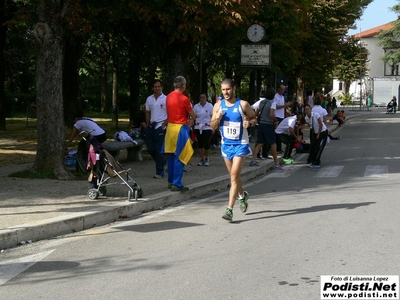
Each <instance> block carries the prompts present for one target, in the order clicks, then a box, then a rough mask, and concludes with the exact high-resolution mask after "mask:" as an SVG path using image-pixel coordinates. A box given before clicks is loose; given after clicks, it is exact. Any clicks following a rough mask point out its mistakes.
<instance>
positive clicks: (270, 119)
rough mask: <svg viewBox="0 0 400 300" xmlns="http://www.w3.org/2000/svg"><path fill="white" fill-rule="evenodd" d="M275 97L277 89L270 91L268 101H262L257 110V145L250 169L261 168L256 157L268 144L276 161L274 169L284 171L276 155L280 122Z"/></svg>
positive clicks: (267, 96) (267, 94)
mask: <svg viewBox="0 0 400 300" xmlns="http://www.w3.org/2000/svg"><path fill="white" fill-rule="evenodd" d="M274 95H275V89H273V88H270V89H268V91H267V93H266V99H265V100H263V101H261V103H260V106H259V108H258V109H257V110H256V116H258V129H257V143H256V146H255V148H254V151H253V158H252V161H251V162H250V167H255V166H259V164H258V162H256V155H257V153H258V152H259V151H260V149H261V148H262V147H264V145H266V144H268V145H269V146H270V148H271V154H272V157H273V159H274V168H275V169H278V170H283V168H282V167H281V165H279V163H278V155H277V153H276V141H275V126H277V125H278V120H277V119H276V117H275V105H276V103H275V102H274V101H273V99H274Z"/></svg>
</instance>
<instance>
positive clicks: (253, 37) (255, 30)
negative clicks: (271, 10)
mask: <svg viewBox="0 0 400 300" xmlns="http://www.w3.org/2000/svg"><path fill="white" fill-rule="evenodd" d="M264 33H265V32H264V28H263V27H261V26H260V25H257V24H253V25H251V26H250V27H249V29H247V37H248V38H249V40H250V41H252V42H259V41H261V40H262V39H263V37H264Z"/></svg>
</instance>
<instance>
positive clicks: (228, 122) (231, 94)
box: [211, 78, 257, 221]
mask: <svg viewBox="0 0 400 300" xmlns="http://www.w3.org/2000/svg"><path fill="white" fill-rule="evenodd" d="M221 91H222V94H223V96H224V99H222V100H221V101H220V102H219V103H216V104H215V105H214V109H213V116H212V118H211V128H212V129H214V130H216V129H217V128H218V126H219V127H220V131H221V136H222V140H221V145H222V146H221V153H222V157H223V158H224V161H225V165H226V168H227V169H228V172H229V175H230V178H231V187H230V190H229V203H228V208H227V209H226V211H225V214H224V215H223V216H222V218H223V219H225V220H227V221H232V218H233V206H234V205H235V201H236V200H239V201H240V210H241V211H242V212H243V213H244V212H246V211H247V208H248V203H247V200H248V198H249V193H248V192H246V191H243V187H242V179H241V178H240V173H241V172H242V168H243V164H244V162H245V160H246V156H247V155H248V154H249V153H250V152H251V149H250V145H249V135H248V131H247V128H249V127H251V126H254V125H255V124H256V122H257V118H256V115H255V113H254V111H253V110H252V109H251V107H250V105H249V103H248V102H247V101H244V100H241V99H240V98H236V97H235V91H236V86H235V84H234V82H233V80H232V79H229V78H227V79H224V80H223V81H222V83H221Z"/></svg>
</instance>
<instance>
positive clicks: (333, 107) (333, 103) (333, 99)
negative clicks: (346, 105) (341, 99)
mask: <svg viewBox="0 0 400 300" xmlns="http://www.w3.org/2000/svg"><path fill="white" fill-rule="evenodd" d="M336 108H337V100H336V98H335V97H333V98H332V112H335V109H336Z"/></svg>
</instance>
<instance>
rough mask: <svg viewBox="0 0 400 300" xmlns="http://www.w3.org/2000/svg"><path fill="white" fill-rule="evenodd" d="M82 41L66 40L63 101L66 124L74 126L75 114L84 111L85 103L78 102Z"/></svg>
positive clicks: (78, 39)
mask: <svg viewBox="0 0 400 300" xmlns="http://www.w3.org/2000/svg"><path fill="white" fill-rule="evenodd" d="M81 45H82V39H80V38H78V37H71V36H70V37H69V38H67V39H66V40H65V50H66V51H65V52H64V53H65V54H64V67H63V100H64V118H65V124H67V125H68V126H72V125H73V117H74V115H75V113H76V112H77V111H79V110H82V109H83V103H82V102H80V101H79V100H78V95H79V82H78V78H79V75H78V62H79V58H80V57H81V48H82V47H81Z"/></svg>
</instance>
